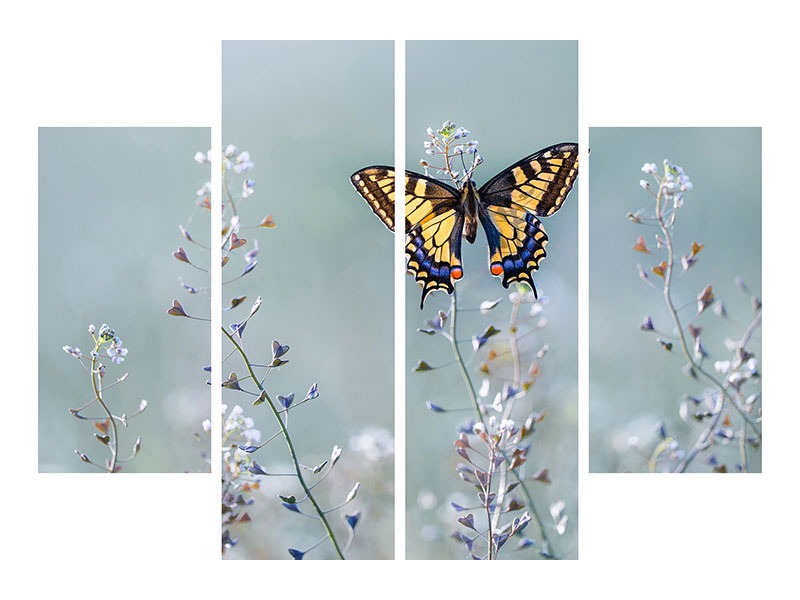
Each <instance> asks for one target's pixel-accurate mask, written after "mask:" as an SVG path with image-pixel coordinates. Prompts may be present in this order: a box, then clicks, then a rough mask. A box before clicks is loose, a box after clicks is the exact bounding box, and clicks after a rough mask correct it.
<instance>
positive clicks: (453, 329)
mask: <svg viewBox="0 0 800 600" xmlns="http://www.w3.org/2000/svg"><path fill="white" fill-rule="evenodd" d="M457 305H458V301H457V297H456V291H455V289H454V290H453V294H452V298H451V300H450V345H451V346H452V347H453V354H455V356H456V362H457V363H458V366H459V368H460V369H461V375H462V376H463V377H464V384H465V385H466V386H467V392H468V393H469V397H470V398H471V400H472V405H473V407H474V408H475V416H476V417H477V419H478V421H480V423H481V424H482V425H483V427H484V429H486V422H485V421H484V420H483V413H482V412H481V407H480V404H479V403H478V395H477V394H476V393H475V386H473V385H472V380H471V379H470V377H469V373H468V372H467V367H466V365H465V364H464V359H463V358H462V357H461V351H460V350H459V349H458V344H457V343H456V315H457V314H458V309H457ZM487 431H488V429H487ZM500 452H501V453H502V454H503V457H504V458H505V459H506V462H507V463H508V464H509V465H510V464H511V461H510V460H508V456H506V453H505V452H504V451H502V450H501V451H500ZM509 470H510V471H511V472H512V473H513V474H514V478H515V479H516V480H517V481H518V482H519V487H520V489H521V490H522V493H523V494H524V495H525V500H527V503H528V507H529V508H530V512H531V516H532V517H533V520H534V521H536V525H537V526H538V527H539V533H540V534H541V536H542V542H543V546H547V547H548V553H549V554H550V556H552V557H553V558H558V556H556V553H555V552H554V551H553V549H552V544H551V542H550V540H549V539H548V537H547V532H546V531H545V528H544V522H543V521H542V519H541V517H540V516H539V511H537V510H536V504H534V502H533V497H532V496H531V493H530V490H529V489H528V486H527V485H525V481H524V480H523V478H522V477H521V476H520V474H519V472H518V471H517V469H509Z"/></svg>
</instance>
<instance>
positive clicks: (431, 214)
mask: <svg viewBox="0 0 800 600" xmlns="http://www.w3.org/2000/svg"><path fill="white" fill-rule="evenodd" d="M394 175H395V174H394V169H393V168H392V167H381V166H375V167H367V168H365V169H361V170H360V171H357V172H356V173H354V174H353V175H352V176H351V177H350V181H351V182H352V184H353V187H355V188H356V191H358V193H359V194H361V196H362V197H363V198H364V200H366V201H367V204H369V205H370V207H371V208H372V210H373V212H375V214H376V215H377V216H378V218H379V219H380V220H381V221H382V222H383V224H384V225H386V227H388V228H389V229H391V230H392V231H394V228H395V213H394V199H395V193H394V190H395V188H394V183H395V181H394ZM459 196H460V195H459V192H458V191H457V190H456V189H455V188H453V187H451V186H449V185H447V184H444V183H441V182H438V181H436V180H435V179H431V178H429V177H426V176H425V175H420V174H419V173H413V172H411V171H406V220H405V232H406V256H407V259H408V262H407V268H408V272H409V273H411V274H412V275H414V279H415V280H416V281H417V283H419V285H420V287H422V300H421V302H420V308H422V306H423V305H424V303H425V298H426V297H427V296H428V294H430V293H431V292H432V291H434V290H438V289H443V290H446V291H447V292H448V293H452V291H453V283H452V280H453V279H460V278H461V276H462V274H463V270H462V267H461V233H462V230H463V228H464V214H463V210H462V209H461V206H460V197H459Z"/></svg>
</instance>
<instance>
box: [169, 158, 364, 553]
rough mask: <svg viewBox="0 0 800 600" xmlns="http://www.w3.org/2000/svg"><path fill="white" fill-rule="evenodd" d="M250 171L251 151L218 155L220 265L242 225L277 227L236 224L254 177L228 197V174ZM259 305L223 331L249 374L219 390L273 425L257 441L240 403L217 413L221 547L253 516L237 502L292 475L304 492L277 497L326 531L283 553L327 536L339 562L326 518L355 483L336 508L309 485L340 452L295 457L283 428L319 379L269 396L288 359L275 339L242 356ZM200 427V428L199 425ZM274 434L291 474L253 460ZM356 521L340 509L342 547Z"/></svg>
mask: <svg viewBox="0 0 800 600" xmlns="http://www.w3.org/2000/svg"><path fill="white" fill-rule="evenodd" d="M195 158H196V160H198V162H209V159H208V155H204V154H202V153H198V155H197V156H196V157H195ZM252 168H253V163H252V161H251V160H250V154H249V153H248V152H246V151H244V152H239V151H238V149H237V148H236V147H235V146H232V145H229V146H227V147H226V148H225V149H224V151H223V156H222V182H223V183H222V188H223V217H224V218H225V224H224V226H223V228H222V231H221V233H222V242H221V246H222V247H221V250H222V267H223V268H224V267H226V266H227V265H229V264H232V259H233V258H234V257H236V256H237V255H238V251H239V249H240V248H241V249H245V248H246V247H247V246H248V243H249V241H248V240H247V239H245V238H244V237H241V234H242V231H243V230H245V229H251V228H253V229H255V228H265V229H271V228H273V227H275V226H276V225H275V222H274V221H273V220H272V215H268V216H266V217H264V218H263V219H262V220H261V222H260V223H259V224H258V225H254V226H252V227H245V226H243V225H242V224H241V222H240V206H241V202H242V201H244V200H245V199H247V198H248V197H250V196H251V195H252V194H253V193H254V191H255V182H254V181H253V180H252V179H249V178H245V179H244V180H243V181H242V184H241V188H240V189H241V192H239V193H237V194H234V193H233V192H232V191H231V190H232V185H231V177H232V176H234V175H244V174H246V173H248V172H249V171H251V170H252ZM206 189H210V188H206ZM209 206H210V205H208V203H207V201H206V207H209ZM181 231H182V233H184V237H186V239H187V240H189V241H190V242H192V243H196V242H194V240H193V239H192V238H191V236H189V235H188V233H185V231H186V230H185V229H184V228H183V227H182V228H181ZM198 247H200V248H205V249H206V251H207V250H208V248H207V247H205V246H202V245H198ZM174 256H175V258H177V259H178V260H180V261H182V262H186V263H188V264H193V263H191V261H190V260H189V259H188V257H187V255H186V252H185V251H184V250H183V249H182V248H179V249H178V251H176V252H175V253H174ZM257 256H258V246H257V245H256V244H255V243H253V244H252V249H250V250H249V251H247V252H246V253H245V254H244V256H243V257H244V260H245V267H244V268H243V269H242V271H241V272H240V273H239V274H237V275H235V276H234V277H232V278H230V279H228V280H225V279H224V278H223V286H226V285H229V284H231V283H234V282H236V281H238V280H239V279H242V278H243V277H246V276H247V275H249V274H250V273H251V272H253V270H254V269H255V268H256V266H257V265H258V259H257ZM193 266H196V265H193ZM198 270H201V271H207V268H204V267H198ZM184 287H185V288H186V289H187V290H188V291H189V292H190V293H193V292H196V291H198V290H197V289H196V288H194V287H192V286H184ZM245 300H246V297H245V296H239V297H233V298H231V300H230V302H229V304H228V306H227V307H226V308H225V309H224V310H225V311H226V312H230V311H235V310H236V309H237V308H238V307H239V306H241V305H242V304H243V303H244V302H245ZM261 302H262V299H261V296H259V297H258V298H257V299H256V301H255V302H254V303H253V304H252V305H251V308H250V312H249V314H248V315H247V316H246V317H245V318H244V319H241V320H238V321H237V322H234V323H233V324H231V325H230V327H229V328H226V327H223V328H222V333H223V336H224V338H225V339H226V340H227V341H228V343H229V344H230V346H231V350H230V352H228V353H227V355H226V356H225V359H224V360H223V362H225V361H226V360H228V359H229V358H231V357H232V356H234V355H236V356H238V357H239V358H240V359H241V361H242V363H243V365H244V369H245V370H246V372H247V375H246V376H245V377H242V378H241V379H240V378H239V377H238V376H237V374H236V372H235V371H231V372H230V374H229V375H228V377H227V378H226V379H225V380H224V381H223V382H222V387H223V388H224V389H225V390H229V391H234V392H238V393H241V394H246V395H248V396H250V397H251V398H252V404H253V406H259V405H261V404H266V405H267V406H268V407H269V409H270V412H271V413H272V416H273V418H274V419H275V422H276V424H277V427H278V430H277V431H276V432H275V433H274V434H272V435H270V436H269V437H268V438H267V439H266V440H265V441H263V442H262V441H261V432H260V431H259V430H258V429H256V428H255V422H254V421H253V419H252V418H250V417H247V416H245V415H244V409H242V408H241V406H239V405H236V406H234V407H233V408H232V409H231V410H230V411H228V413H227V414H226V415H223V417H224V418H223V420H224V424H223V435H222V460H223V466H222V472H223V486H222V526H223V530H222V552H223V554H224V553H225V551H226V550H228V549H230V548H231V547H233V546H234V545H235V544H236V543H237V540H236V539H234V538H233V537H232V535H231V527H232V526H233V525H236V524H244V523H247V522H249V521H251V517H250V515H249V514H248V513H247V512H244V511H242V510H241V507H243V506H249V505H251V504H252V503H253V502H254V499H253V498H252V497H251V493H252V492H253V491H254V490H256V489H258V487H259V485H260V484H259V481H260V479H261V478H263V477H288V478H290V479H294V480H295V481H296V482H297V483H298V484H299V486H300V489H301V490H302V497H300V498H298V497H297V496H295V495H292V494H289V493H284V494H281V495H279V501H280V502H281V504H282V506H283V507H284V508H285V509H287V510H288V511H289V512H293V513H296V514H299V515H303V516H306V517H310V518H313V519H315V520H318V521H319V522H320V523H321V525H322V529H323V530H324V532H325V535H324V536H323V537H322V538H321V539H320V540H319V541H318V542H316V543H314V544H313V545H311V546H310V547H307V548H305V549H303V550H299V549H296V548H288V553H289V555H290V556H291V557H292V558H294V559H296V560H300V559H302V558H304V557H305V556H306V555H307V554H308V553H309V552H310V551H311V550H313V549H314V548H316V547H318V546H319V545H320V544H322V542H324V541H325V540H329V541H330V543H331V545H332V547H333V550H334V552H335V554H336V556H337V557H338V558H341V559H344V558H345V555H344V552H345V548H343V547H342V545H341V544H340V542H339V538H338V537H337V535H336V533H335V532H334V528H333V527H332V524H331V520H330V515H331V513H333V512H335V511H338V510H340V509H341V508H343V507H344V506H346V505H348V504H350V503H351V502H352V501H353V500H355V498H356V495H357V493H358V489H359V484H358V483H356V484H355V485H354V486H353V487H352V488H351V490H350V493H349V494H348V495H347V497H346V498H345V499H344V501H343V502H340V503H339V504H338V505H337V506H334V507H330V508H324V507H323V506H322V505H321V504H320V501H319V500H318V497H317V495H316V492H315V491H314V488H315V487H316V486H317V485H318V484H320V483H321V482H322V481H323V480H324V479H325V478H326V477H327V476H328V475H329V474H330V472H331V471H332V469H333V468H334V466H335V465H336V463H337V462H338V460H339V457H340V456H341V453H342V450H341V449H340V448H339V447H338V446H335V447H334V448H333V451H332V453H331V456H330V458H328V459H327V460H324V461H323V462H321V463H319V464H317V465H315V466H306V465H305V464H303V463H302V462H301V461H300V458H299V457H298V454H297V451H296V445H295V442H294V441H293V436H292V434H291V431H290V428H289V414H290V412H291V411H293V410H295V409H297V408H298V407H299V406H302V405H303V404H306V403H308V402H310V401H311V400H314V399H315V398H317V397H319V391H318V389H317V384H316V383H315V384H313V385H312V386H311V388H310V389H309V391H308V393H307V394H306V396H305V398H304V399H303V400H301V401H299V402H295V401H294V399H295V395H294V394H293V393H292V394H288V395H286V396H282V395H277V396H273V395H272V394H270V393H269V392H268V391H267V387H266V385H265V380H266V378H267V376H268V375H269V373H270V372H271V371H272V370H274V369H280V368H281V367H282V366H283V365H286V364H287V363H288V362H289V360H288V359H287V358H286V355H287V353H288V352H289V346H288V345H284V344H281V343H280V342H278V341H274V342H273V343H272V357H271V359H270V361H269V362H268V363H266V364H260V363H259V362H256V361H252V360H251V359H250V358H249V357H248V354H247V351H246V350H245V348H244V346H243V338H244V334H245V331H246V328H247V324H248V323H249V322H250V320H251V319H252V318H254V317H255V315H256V313H257V312H258V310H259V308H260V307H261ZM168 312H169V313H170V314H172V315H174V316H180V317H188V318H195V319H201V320H207V319H206V318H205V317H193V316H192V315H189V314H187V313H186V311H185V310H184V308H183V307H182V306H181V305H180V303H179V302H178V301H177V300H175V301H174V302H173V306H172V308H170V309H169V311H168ZM262 369H263V372H257V370H262ZM204 429H206V426H205V424H204ZM278 437H281V438H283V440H284V441H285V443H286V447H287V450H288V454H289V458H290V460H291V462H292V465H293V472H291V473H278V472H272V471H271V470H267V469H266V468H265V467H264V466H262V465H260V464H259V463H258V462H257V461H256V460H255V455H256V453H257V452H258V451H259V450H261V449H262V448H264V447H265V446H266V445H267V444H269V442H271V441H272V440H274V439H276V438H278ZM311 478H316V480H315V481H314V482H313V483H311V482H310V480H311ZM308 505H310V506H311V510H309V511H304V510H303V507H304V506H308ZM359 518H360V513H354V514H346V515H344V517H343V520H344V523H345V525H346V527H347V532H348V538H349V540H348V545H349V542H350V541H352V537H353V533H354V531H355V528H356V525H357V523H358V521H359Z"/></svg>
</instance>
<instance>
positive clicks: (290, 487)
mask: <svg viewBox="0 0 800 600" xmlns="http://www.w3.org/2000/svg"><path fill="white" fill-rule="evenodd" d="M222 56H223V69H222V90H223V92H222V93H223V144H228V143H232V144H236V145H237V146H238V147H239V148H240V149H241V150H248V151H249V152H250V154H251V157H252V160H253V162H254V163H255V169H254V170H253V171H251V172H250V173H248V174H247V177H252V178H253V179H255V181H256V192H255V194H254V195H253V196H251V197H250V198H248V199H247V200H245V202H244V204H243V205H242V207H243V208H242V211H241V213H242V223H243V224H245V225H248V224H257V223H259V222H260V221H261V219H262V218H263V217H264V216H265V215H266V214H272V215H273V219H274V221H275V223H276V224H277V227H276V228H274V229H259V230H255V231H254V230H250V231H247V230H244V231H243V232H242V237H252V238H255V239H257V240H258V243H259V246H260V248H261V252H260V254H259V257H258V258H259V265H258V267H257V268H256V269H255V270H254V271H253V272H252V273H251V274H250V275H248V276H247V277H245V278H244V279H243V280H241V281H238V282H236V283H234V284H231V285H229V286H225V287H224V289H223V303H226V302H227V301H229V299H230V298H231V297H232V296H240V295H247V296H248V300H247V302H245V306H246V307H247V308H245V307H244V306H243V307H242V308H239V309H238V312H235V313H225V314H224V315H223V321H224V323H229V322H233V320H234V319H235V318H242V317H243V316H244V314H246V313H245V312H244V311H246V310H247V309H248V308H249V306H250V304H251V301H252V300H254V299H255V298H256V297H257V296H259V295H261V296H263V302H264V303H263V305H262V307H261V310H260V312H259V313H257V315H256V317H255V318H254V319H253V320H252V321H251V322H250V323H249V324H248V326H247V330H246V333H245V339H244V341H245V348H246V349H247V350H248V351H249V352H250V353H251V356H250V357H251V360H254V361H258V360H261V361H268V360H269V358H270V356H271V353H270V352H271V351H270V344H271V341H272V340H273V339H276V340H279V341H280V342H281V343H282V344H288V345H289V346H291V350H290V352H289V353H288V354H287V355H286V356H285V357H284V358H288V359H289V360H290V361H291V362H290V363H289V364H288V365H285V366H283V367H281V369H280V370H278V371H273V372H272V373H271V374H270V375H269V378H268V379H267V389H268V390H270V391H271V393H272V394H273V397H274V396H275V395H277V394H284V395H286V394H288V393H290V392H294V393H295V394H297V396H298V399H302V398H303V397H304V396H305V394H306V391H307V390H308V388H309V387H310V386H311V384H312V383H313V382H315V381H316V382H319V392H320V397H319V398H318V399H317V400H314V401H313V402H312V403H310V404H309V405H305V406H303V407H301V408H299V409H298V410H296V411H294V412H292V417H291V420H290V430H291V431H292V432H293V434H294V441H295V445H296V447H297V450H298V454H299V456H300V459H301V461H302V462H305V463H306V464H310V465H315V464H318V463H319V462H321V461H322V460H323V459H325V458H327V457H328V455H329V454H330V451H331V448H332V447H333V446H334V445H335V444H338V445H339V446H341V447H343V448H344V454H343V456H342V458H341V459H340V461H339V463H338V464H337V466H336V469H335V470H334V476H333V479H336V478H337V477H338V479H336V481H333V482H328V481H326V483H324V484H323V485H321V486H320V487H318V488H317V492H319V493H320V498H321V501H322V503H323V505H324V506H333V505H334V504H338V503H339V502H341V501H342V500H343V499H344V496H345V494H346V492H347V488H348V487H349V485H351V484H352V482H353V481H354V480H355V479H358V480H360V481H361V490H360V492H359V498H358V499H357V500H356V502H355V503H354V504H353V505H350V506H348V507H347V509H346V511H347V512H354V511H355V510H356V509H358V510H361V511H362V520H361V523H360V524H359V526H358V530H357V535H356V541H355V543H354V544H353V547H352V549H351V550H350V552H348V557H351V558H392V555H393V544H394V541H393V540H394V535H393V526H394V524H393V514H392V513H393V510H392V507H393V495H392V494H393V490H392V488H393V481H394V470H393V464H394V461H393V455H387V451H391V448H392V447H393V437H392V436H393V435H394V433H393V432H394V423H393V414H394V403H393V397H394V377H393V373H394V366H393V364H394V363H393V361H394V358H393V354H394V353H393V343H394V342H393V328H394V292H393V286H392V277H393V275H392V256H393V250H392V235H391V232H389V231H388V230H387V229H386V228H385V227H384V226H383V225H382V224H381V223H380V222H379V221H378V219H377V218H376V217H375V216H374V214H373V213H372V211H371V210H370V208H369V207H368V206H367V204H366V203H365V202H364V200H362V199H361V197H360V196H359V195H358V194H357V193H356V192H355V190H354V189H353V188H352V186H351V184H350V175H351V174H352V173H353V172H355V171H356V170H358V169H360V168H363V167H365V166H368V165H372V164H391V163H392V161H393V154H394V54H393V44H392V43H391V42H224V43H223V46H222ZM232 181H235V186H241V178H238V179H235V178H234V179H232ZM235 186H234V187H235ZM237 189H240V187H238V188H237ZM234 191H235V190H234ZM247 247H248V248H249V247H250V246H249V245H248V246H247ZM244 264H245V263H244V262H242V261H241V260H240V259H239V258H235V259H233V260H232V261H231V265H230V266H228V267H227V268H226V269H224V270H223V279H226V280H227V279H230V278H231V277H232V276H233V275H234V274H236V273H238V272H240V270H241V269H242V268H243V267H244ZM234 315H235V316H234ZM228 348H229V346H228V344H224V345H223V352H224V354H227V349H228ZM240 365H241V363H240V361H238V360H236V359H234V358H231V359H229V360H228V361H227V362H226V363H225V365H224V371H225V374H226V375H227V373H228V372H229V371H230V370H241V366H240ZM229 367H230V368H229ZM223 403H227V404H228V405H230V406H232V405H234V404H236V403H241V404H242V406H244V408H245V413H246V414H247V415H250V416H252V417H254V419H255V424H256V427H258V428H259V429H260V430H261V431H262V433H263V435H264V439H266V437H267V436H269V435H272V434H273V433H274V432H275V429H276V424H275V423H274V418H273V417H272V415H271V414H270V413H269V411H268V409H267V408H266V406H265V405H262V406H260V407H251V406H250V404H251V403H252V398H249V397H246V396H243V395H241V394H237V393H236V392H230V391H228V390H225V393H224V394H223ZM255 458H256V460H257V461H258V462H259V463H260V464H262V465H264V467H265V468H266V469H267V470H272V471H277V472H288V471H289V468H290V463H289V459H288V456H287V452H286V446H285V444H284V442H283V441H282V440H281V439H276V440H275V441H274V442H273V443H271V444H269V445H268V446H266V447H265V448H264V449H263V450H261V451H259V453H258V454H257V455H256V456H255ZM329 483H330V484H329ZM279 490H282V492H281V493H284V494H286V493H287V492H293V493H294V492H296V489H295V484H294V483H291V482H290V481H289V479H288V478H276V479H274V480H269V478H266V481H265V482H264V487H263V490H262V491H263V492H264V493H263V494H262V495H260V496H258V497H257V499H256V502H255V503H254V504H253V505H252V506H250V507H248V512H249V514H250V516H251V517H252V519H253V521H252V523H249V524H248V525H247V526H246V527H244V526H242V527H238V528H237V527H234V529H233V534H234V535H235V536H236V537H239V539H240V542H239V545H237V546H235V547H234V548H233V549H232V550H231V551H230V552H226V554H225V556H226V557H229V558H289V555H288V553H287V551H286V548H287V546H289V545H291V546H293V547H295V548H301V549H303V548H305V547H308V546H310V545H311V544H313V543H314V542H316V541H317V540H318V539H319V537H320V536H321V531H322V528H321V526H320V525H319V524H318V523H317V522H315V521H311V520H310V519H306V518H303V517H300V516H297V515H293V514H291V513H289V512H288V511H286V509H284V508H282V507H281V506H280V503H279V502H278V501H277V500H276V496H275V493H276V492H277V491H279ZM339 514H341V513H337V514H334V515H333V522H334V523H335V526H336V527H337V528H338V529H337V531H342V530H343V525H342V523H341V518H340V516H339ZM332 556H333V552H332V550H331V548H330V546H329V544H323V545H322V546H321V547H320V548H318V549H316V550H315V551H314V552H313V553H312V554H310V555H309V558H330V557H332Z"/></svg>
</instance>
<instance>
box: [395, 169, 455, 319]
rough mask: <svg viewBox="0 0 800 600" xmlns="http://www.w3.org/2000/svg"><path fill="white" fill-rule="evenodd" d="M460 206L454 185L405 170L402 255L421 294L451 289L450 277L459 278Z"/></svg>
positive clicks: (424, 295)
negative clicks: (403, 254) (405, 257)
mask: <svg viewBox="0 0 800 600" xmlns="http://www.w3.org/2000/svg"><path fill="white" fill-rule="evenodd" d="M463 230H464V210H463V208H462V207H461V197H460V193H459V192H458V190H456V189H455V188H453V187H451V186H449V185H447V184H445V183H441V182H439V181H436V180H435V179H431V178H430V177H426V176H425V175H420V174H419V173H413V172H411V171H406V256H407V257H408V265H407V268H408V272H409V273H411V274H412V275H414V279H415V280H416V281H417V283H419V285H420V287H421V288H422V300H421V301H420V304H419V307H420V309H422V307H423V305H424V304H425V298H426V297H427V296H428V294H430V293H431V292H432V291H434V290H445V291H446V292H447V293H448V294H452V293H453V289H454V288H453V281H457V280H459V279H461V277H462V276H463V275H464V270H463V268H462V266H461V235H462V232H463Z"/></svg>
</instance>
